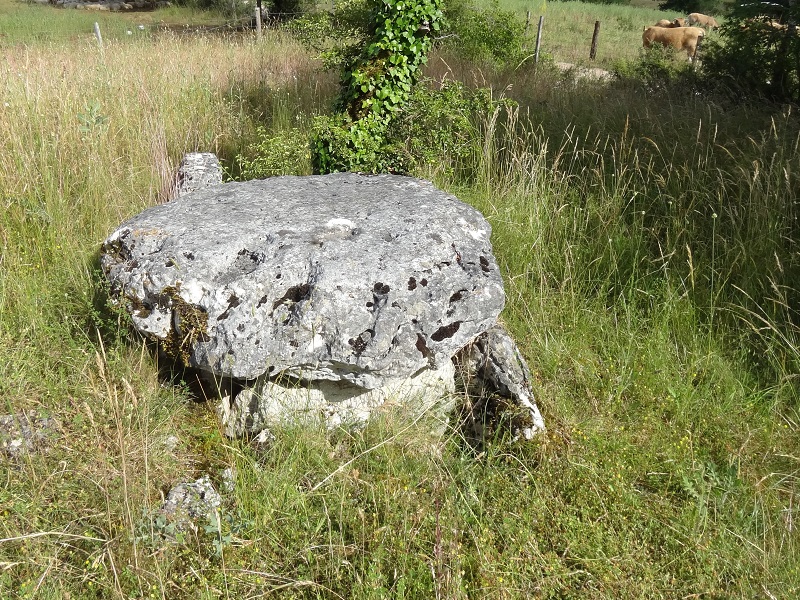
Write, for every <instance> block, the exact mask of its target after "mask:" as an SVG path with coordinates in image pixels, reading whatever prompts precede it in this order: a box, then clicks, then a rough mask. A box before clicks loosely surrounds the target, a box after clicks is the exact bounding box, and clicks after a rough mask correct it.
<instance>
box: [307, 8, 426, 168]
mask: <svg viewBox="0 0 800 600" xmlns="http://www.w3.org/2000/svg"><path fill="white" fill-rule="evenodd" d="M369 6H370V8H371V10H372V25H371V27H370V30H369V32H370V33H369V35H368V36H367V39H366V42H365V44H364V46H363V48H361V49H360V53H359V55H358V56H357V57H356V58H355V59H354V60H353V61H352V62H350V63H349V64H347V65H346V67H345V69H344V72H343V76H342V92H341V94H340V96H339V99H338V100H337V110H338V111H339V112H338V113H337V114H335V115H334V116H333V117H324V116H323V117H318V118H317V120H316V122H315V124H314V136H313V138H314V139H313V142H312V144H313V147H312V160H313V164H314V170H315V172H318V173H331V172H337V171H364V172H367V173H374V172H381V171H394V172H402V168H401V167H400V166H399V165H397V164H395V163H394V162H393V160H392V158H391V154H392V152H391V151H390V150H388V149H387V148H386V147H385V134H386V130H387V128H388V126H389V125H390V123H391V122H392V120H393V119H394V118H395V117H396V116H397V114H398V113H399V112H400V110H401V109H402V107H403V106H404V105H405V103H406V102H407V101H408V98H409V97H410V95H411V92H412V88H413V87H414V84H415V83H416V82H417V80H418V79H419V76H420V69H421V67H422V65H424V64H425V62H426V61H427V53H428V50H430V48H431V45H432V39H431V36H432V35H434V34H435V33H436V32H437V31H439V29H440V21H441V17H442V11H441V8H440V0H423V1H419V2H405V1H403V0H383V2H377V1H376V2H372V3H370V4H369Z"/></svg>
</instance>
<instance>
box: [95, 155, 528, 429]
mask: <svg viewBox="0 0 800 600" xmlns="http://www.w3.org/2000/svg"><path fill="white" fill-rule="evenodd" d="M194 168H196V169H199V171H198V173H199V175H197V176H195V177H193V176H192V174H191V172H189V171H191V170H192V169H194ZM180 174H181V175H180V178H181V181H179V182H178V185H176V198H175V199H174V200H171V201H169V202H166V203H165V204H161V205H158V206H153V207H151V208H148V209H146V210H145V211H144V212H142V213H141V214H139V215H137V216H135V217H133V218H132V219H130V220H129V221H127V222H125V223H123V224H122V225H120V227H119V228H118V229H117V230H116V231H115V232H114V233H112V234H111V235H110V236H109V237H108V239H107V240H106V241H105V242H104V243H103V245H102V249H101V265H102V269H103V272H104V273H105V276H106V277H107V279H108V281H109V283H110V290H111V295H112V297H113V299H114V300H115V301H116V302H118V303H119V304H120V305H121V306H123V307H124V308H125V309H126V310H127V311H128V312H129V313H130V317H131V320H132V323H133V326H134V327H135V328H136V329H137V330H138V331H139V332H141V333H142V334H143V335H144V336H146V337H147V338H150V339H152V340H156V341H157V342H158V344H159V346H160V348H161V349H162V350H163V352H165V353H166V354H168V355H170V356H171V357H174V358H175V359H177V360H178V361H180V362H181V363H183V365H185V366H186V367H189V368H192V369H197V370H199V371H200V372H201V373H203V374H204V375H205V376H206V377H207V379H208V380H209V381H212V382H213V383H214V385H215V386H216V391H217V392H218V393H217V396H218V398H219V400H218V402H219V406H218V413H219V415H220V419H221V423H222V426H223V429H224V431H225V433H226V434H227V435H228V436H231V437H239V436H255V435H257V434H259V433H262V432H267V433H268V434H271V431H272V430H274V429H275V428H276V427H279V426H281V425H282V424H286V423H310V422H324V423H325V424H326V425H327V426H328V427H336V426H339V425H346V424H360V423H364V422H365V421H366V420H367V419H368V418H369V417H370V415H371V414H372V413H373V412H375V411H376V410H381V409H382V408H385V407H389V406H391V407H403V409H404V410H408V411H411V414H414V415H415V414H419V415H421V414H423V413H424V412H427V411H437V414H441V415H443V416H446V417H447V418H450V419H452V417H453V416H456V417H458V419H457V420H459V422H460V423H461V424H462V425H463V426H466V427H468V428H470V431H471V433H470V436H473V437H479V436H480V435H481V434H482V432H483V433H485V431H486V429H487V428H488V429H490V430H494V429H495V428H496V427H497V426H498V425H499V423H500V421H501V420H502V421H503V422H504V423H505V425H504V426H507V427H508V428H510V430H511V433H512V435H513V436H515V437H516V438H525V439H530V438H532V437H533V436H534V435H535V433H536V432H538V431H540V430H542V429H544V423H543V421H542V417H541V415H540V413H539V410H538V409H537V407H536V404H535V403H534V399H533V395H532V393H531V388H530V373H529V371H528V368H527V366H526V365H525V361H524V360H523V358H522V356H521V354H520V352H519V350H518V348H517V346H516V344H515V343H514V342H513V340H512V339H511V337H510V336H509V335H508V333H507V332H506V331H505V330H504V329H503V327H502V325H501V324H500V323H499V321H498V317H499V315H500V312H501V311H502V309H503V306H504V303H505V294H504V291H503V282H502V279H501V276H500V271H499V269H498V266H497V262H496V260H495V257H494V255H493V253H492V246H491V243H490V235H491V227H490V225H489V223H488V222H487V221H486V220H485V219H484V218H483V216H482V215H481V214H480V213H479V212H478V211H477V210H475V209H474V208H472V207H470V206H468V205H467V204H464V203H463V202H461V201H460V200H458V199H457V198H455V197H454V196H452V195H450V194H447V193H445V192H443V191H441V190H439V189H437V188H436V187H434V185H433V184H432V183H430V182H427V181H422V180H419V179H414V178H410V177H402V176H396V175H362V174H354V173H339V174H332V175H323V176H307V177H298V176H287V177H273V178H269V179H265V180H254V181H246V182H231V183H221V175H219V167H218V162H216V157H214V156H213V155H208V154H204V155H187V157H186V159H185V160H184V164H183V165H182V167H181V171H180ZM187 181H191V182H192V183H193V184H192V185H186V182H187ZM197 182H200V185H197ZM448 415H449V416H448Z"/></svg>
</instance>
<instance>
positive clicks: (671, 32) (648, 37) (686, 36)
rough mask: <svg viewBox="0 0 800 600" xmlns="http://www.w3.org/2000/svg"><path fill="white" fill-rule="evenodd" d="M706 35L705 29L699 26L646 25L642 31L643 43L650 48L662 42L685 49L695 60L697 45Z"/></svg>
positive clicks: (690, 58)
mask: <svg viewBox="0 0 800 600" xmlns="http://www.w3.org/2000/svg"><path fill="white" fill-rule="evenodd" d="M703 36H705V31H703V30H702V29H700V28H699V27H673V28H672V29H667V28H666V27H645V29H644V32H643V33H642V45H643V46H644V47H645V48H649V47H650V46H652V45H653V44H661V45H662V46H666V47H669V48H675V49H676V50H683V51H685V52H686V54H688V55H689V61H690V62H691V61H693V60H694V58H695V54H697V46H698V45H699V44H700V41H701V40H702V39H703Z"/></svg>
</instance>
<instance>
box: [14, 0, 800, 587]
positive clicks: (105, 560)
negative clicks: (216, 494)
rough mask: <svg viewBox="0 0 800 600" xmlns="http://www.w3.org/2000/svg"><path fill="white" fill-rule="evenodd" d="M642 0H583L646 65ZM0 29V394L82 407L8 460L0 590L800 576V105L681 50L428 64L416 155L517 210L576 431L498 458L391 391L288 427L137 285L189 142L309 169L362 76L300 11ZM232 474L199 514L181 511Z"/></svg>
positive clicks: (516, 238) (519, 269)
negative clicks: (680, 65)
mask: <svg viewBox="0 0 800 600" xmlns="http://www.w3.org/2000/svg"><path fill="white" fill-rule="evenodd" d="M560 5H568V6H567V7H565V6H560ZM510 6H511V5H510V2H509V3H505V4H504V5H503V7H504V8H509V7H510ZM31 8H33V7H31ZM40 8H41V9H42V10H49V9H48V8H46V7H44V8H42V7H40ZM565 8H568V9H569V10H571V11H573V12H572V13H570V15H572V17H574V16H575V14H578V13H576V12H575V11H577V10H578V8H580V7H579V6H578V4H577V3H551V4H548V5H547V11H548V13H547V15H548V17H547V18H548V19H551V17H554V16H555V15H554V14H553V13H555V12H556V10H560V9H565ZM620 8H621V7H617V6H609V7H601V6H597V5H586V9H585V10H587V11H595V10H604V11H605V10H607V11H609V12H604V13H602V18H603V22H604V23H605V22H607V21H612V20H614V19H617V18H618V17H619V18H623V17H624V18H625V19H628V20H629V21H630V23H631V25H630V28H629V29H624V28H621V29H622V33H620V35H622V34H625V35H630V36H631V37H630V39H628V41H627V42H625V44H627V45H624V46H620V49H619V51H618V54H619V55H620V56H619V57H618V58H625V57H628V58H633V57H634V56H636V55H637V54H638V52H639V49H640V46H641V39H640V36H641V26H640V23H641V24H642V25H643V24H647V23H649V22H651V21H652V22H654V21H655V19H652V18H651V17H652V14H653V12H655V11H653V12H651V11H642V12H641V13H636V12H635V11H633V9H630V8H629V7H625V8H627V9H628V11H629V12H627V13H621V12H611V11H619V10H620ZM57 14H61V13H57ZM63 14H65V15H66V11H63ZM564 14H566V13H564ZM581 14H582V15H583V16H582V17H581V18H580V19H575V18H572V21H571V22H577V23H579V24H585V23H592V22H593V20H594V19H595V18H596V15H597V13H594V12H585V13H581ZM65 18H68V17H65ZM625 19H623V20H625ZM567 20H568V19H566V17H565V19H564V23H567ZM556 22H558V21H557V19H556V18H552V20H551V21H549V23H556ZM615 22H616V21H615ZM625 22H627V21H625ZM552 26H553V27H555V25H552ZM582 26H583V25H581V27H582ZM637 29H638V31H637ZM559 31H561V29H559ZM563 31H564V33H563V35H562V36H561V38H562V39H560V40H558V43H555V41H553V42H552V44H551V45H549V46H545V49H546V50H547V51H548V52H552V53H553V57H554V59H555V60H568V59H569V56H570V54H569V52H572V51H573V49H572V48H569V49H568V50H566V49H565V50H562V48H567V47H568V46H576V45H577V43H578V41H579V40H581V39H583V30H581V32H578V33H575V35H574V37H570V36H571V34H570V33H569V31H570V30H569V28H568V26H567V25H565V26H564V29H563ZM604 31H605V30H604ZM3 32H4V33H5V32H6V30H3ZM626 32H627V33H626ZM9 37H11V36H9ZM552 38H553V36H552V35H551V36H550V37H549V38H545V39H546V40H547V39H551V40H552ZM7 39H9V38H4V43H5V40H7ZM4 50H5V51H4V54H3V57H2V59H0V81H1V82H3V83H2V85H0V414H11V413H19V412H22V411H25V412H28V413H32V412H33V411H35V412H36V413H38V414H42V415H47V416H50V417H52V418H54V419H55V420H56V421H57V423H58V425H57V427H55V429H54V435H55V438H54V439H55V441H54V442H53V443H52V444H51V445H50V446H49V448H47V449H44V450H42V451H41V452H38V453H34V454H29V455H26V456H24V457H23V459H22V460H20V461H17V462H10V461H9V460H8V459H7V458H6V457H5V456H4V455H0V597H3V598H16V597H18V598H66V597H72V598H198V597H199V598H224V597H235V598H249V597H258V596H260V595H265V594H266V595H274V596H285V597H290V598H356V599H358V598H363V599H375V598H390V597H391V598H400V597H403V598H420V599H429V598H432V597H443V598H482V597H492V598H495V597H497V598H531V597H532V598H608V599H615V600H616V599H631V600H633V599H636V600H638V599H641V598H653V599H656V598H686V597H689V598H691V597H708V598H748V599H749V598H754V597H756V598H758V597H765V598H769V597H775V598H793V597H796V596H797V595H798V592H800V547H798V536H797V532H796V527H797V518H798V509H797V493H798V477H800V461H798V458H797V457H798V456H800V397H799V396H800V392H799V389H798V379H797V377H798V372H800V321H798V314H797V306H798V284H797V282H798V281H800V273H798V271H800V258H799V257H800V252H799V249H798V229H797V218H798V212H797V211H798V206H800V204H798V203H799V202H800V198H798V194H800V182H798V180H797V178H798V173H800V152H799V151H798V147H799V145H800V142H799V141H798V140H800V125H798V121H797V118H796V107H794V106H791V105H788V104H787V105H773V104H769V103H766V102H745V101H742V100H741V99H740V97H739V96H736V95H732V94H730V93H725V94H721V93H716V92H712V91H709V90H707V89H703V88H700V90H699V91H698V89H697V88H694V87H692V86H690V85H689V84H688V83H687V80H686V79H684V78H681V77H678V76H676V75H675V74H674V73H673V71H674V65H670V62H669V61H670V59H669V57H667V56H664V55H663V53H662V54H661V55H659V54H656V53H650V54H648V55H647V57H646V58H645V59H644V61H642V62H641V63H640V64H637V63H626V64H624V65H622V66H621V67H619V70H620V73H621V74H623V75H624V77H622V78H620V79H619V80H615V81H612V82H602V83H601V82H597V81H592V80H588V79H575V78H574V77H573V76H572V75H570V74H563V73H561V72H560V71H557V70H556V69H555V68H553V67H551V66H550V65H548V64H544V65H540V66H539V68H538V69H537V70H534V69H533V68H532V67H531V65H529V64H528V63H527V62H526V63H525V64H524V65H523V66H522V67H520V68H519V69H517V70H515V71H509V70H508V69H493V68H491V67H490V66H487V65H486V64H481V66H480V70H478V69H476V67H475V65H474V64H473V63H472V62H470V61H468V60H464V59H463V58H460V57H459V56H457V55H455V54H454V53H451V54H447V53H445V52H444V51H442V52H439V53H434V54H432V55H431V58H430V60H429V63H428V65H427V66H426V67H425V69H424V70H423V72H422V75H421V76H424V78H425V79H424V83H425V85H418V86H416V87H413V88H412V89H411V91H410V93H409V95H408V97H407V98H406V103H405V104H404V105H403V108H402V109H401V110H398V111H397V112H396V114H395V115H394V116H393V118H392V119H391V122H390V123H389V124H388V125H387V132H388V134H389V137H390V138H391V139H393V140H394V142H395V146H394V154H393V155H392V156H391V158H392V160H396V161H398V163H399V164H401V165H402V166H403V168H404V169H407V170H408V171H410V172H412V173H414V174H420V175H424V176H426V177H430V178H432V179H434V181H435V182H436V183H437V184H438V185H439V186H440V187H442V188H444V189H446V190H448V191H450V192H452V193H455V194H457V195H458V196H459V197H460V198H462V199H464V200H465V201H468V202H470V203H471V204H473V205H474V206H476V207H478V208H479V209H480V210H481V211H482V212H483V213H484V214H485V215H486V216H487V218H488V219H489V220H490V221H491V223H492V226H493V236H492V243H493V246H494V249H495V254H496V256H497V258H498V261H499V264H500V265H501V268H502V269H503V273H504V280H505V283H506V292H507V297H508V302H507V308H506V310H505V312H504V314H503V320H504V322H505V324H506V325H507V326H508V328H509V329H510V330H511V331H512V332H513V334H514V337H515V339H516V340H517V341H518V343H519V344H520V347H521V348H522V350H523V352H524V354H525V356H526V358H527V360H528V362H529V365H530V367H531V370H532V373H533V377H534V380H533V385H534V392H535V396H536V399H537V402H538V404H539V406H540V408H541V409H542V412H543V415H544V418H545V420H546V423H547V426H548V430H547V432H546V433H545V434H543V435H541V436H539V437H538V438H537V439H536V440H534V441H533V442H532V443H529V444H518V443H513V442H512V441H511V440H508V439H505V438H504V437H503V436H502V434H498V436H497V438H496V439H493V440H491V443H490V444H487V445H486V448H485V449H484V450H483V452H481V453H478V454H476V453H475V452H473V451H471V450H468V449H467V448H466V444H464V441H463V440H461V439H459V437H458V435H457V434H456V433H455V432H454V431H448V433H446V434H445V435H444V436H443V437H439V436H437V435H436V434H435V433H433V432H434V431H435V430H436V428H435V427H434V426H433V425H432V424H429V423H427V422H426V420H425V419H423V420H421V421H415V422H409V420H408V418H407V416H405V415H403V414H402V412H400V411H387V412H386V414H384V415H383V416H382V418H380V419H377V420H375V421H373V422H371V423H370V424H369V425H368V426H367V427H366V428H365V429H363V430H360V431H351V430H334V431H323V430H316V429H310V430H309V429H300V428H290V427H287V428H285V429H283V430H280V431H277V432H276V439H275V440H274V442H272V443H271V444H269V445H267V446H259V445H257V444H255V443H253V444H251V443H248V442H246V441H244V440H228V439H225V438H224V436H223V435H222V434H221V432H220V430H219V427H218V424H217V421H216V416H215V414H214V408H213V403H212V402H211V401H206V400H205V398H204V396H203V393H202V391H201V388H199V387H198V386H197V385H196V381H195V380H194V379H193V378H192V376H191V374H190V373H189V372H184V371H183V370H181V369H180V368H178V367H176V366H175V365H173V364H170V363H168V362H166V361H165V360H164V359H163V357H159V355H158V354H157V353H156V352H155V349H154V348H152V347H151V346H149V345H147V344H145V343H144V342H143V341H142V340H141V339H139V338H138V337H137V336H136V335H134V334H133V333H132V332H131V330H130V328H129V327H128V325H127V321H126V318H125V315H124V313H123V312H122V311H120V310H119V308H118V307H114V306H110V305H109V302H108V295H107V290H106V289H105V288H104V283H103V279H102V276H101V275H100V273H99V272H98V271H99V269H98V265H97V252H98V247H99V245H100V243H101V242H102V240H103V239H104V238H105V237H106V236H107V235H108V234H109V233H110V232H111V231H113V229H114V228H116V227H117V225H118V224H119V223H120V222H122V221H123V220H124V219H126V218H128V217H129V216H131V215H133V214H136V213H137V212H139V211H140V210H142V209H144V208H145V207H147V206H152V205H154V204H156V203H158V202H162V201H164V200H166V199H167V197H168V196H167V193H168V190H169V189H170V186H171V183H172V175H173V173H174V170H175V167H176V165H177V163H178V161H179V160H180V158H181V156H182V155H183V154H184V153H185V152H188V151H194V150H202V151H214V152H216V153H217V154H218V155H219V156H220V157H221V159H222V160H223V162H224V163H225V165H226V167H227V169H228V171H229V173H230V174H231V176H236V177H250V176H268V175H275V174H289V173H305V172H308V170H309V169H310V164H311V163H310V150H309V148H308V145H307V144H306V145H303V144H301V141H302V140H303V139H304V134H303V132H308V131H309V130H310V126H311V123H313V119H314V117H315V116H319V115H326V114H328V110H329V109H328V107H329V106H330V105H331V103H332V101H333V100H334V98H335V97H336V95H337V88H336V81H335V77H334V76H332V75H329V74H324V73H321V72H320V71H319V68H320V61H318V60H315V59H314V58H313V56H311V55H309V54H308V53H307V52H306V51H305V50H303V48H301V47H300V46H298V45H297V44H296V43H295V42H293V41H292V40H291V39H290V38H288V37H286V36H283V35H281V34H280V33H278V32H271V33H270V35H267V36H265V39H264V40H262V41H261V42H260V43H256V42H255V39H254V37H244V38H242V37H240V38H222V37H219V38H218V37H210V36H200V37H196V38H180V37H177V36H172V35H164V36H158V37H155V38H148V39H144V38H141V39H132V40H131V41H130V42H126V43H124V44H123V43H120V44H108V45H107V47H106V51H105V54H104V56H100V55H99V53H98V52H97V51H96V43H95V42H94V40H92V39H91V37H90V38H89V39H88V40H87V39H83V38H78V39H75V40H72V41H69V42H63V43H62V42H59V41H58V40H51V41H47V42H37V43H29V44H26V45H20V44H16V43H11V44H9V45H8V46H7V47H6V48H4ZM164 57H171V60H165V59H164ZM209 57H213V60H209ZM689 83H691V81H690V82H689ZM400 132H403V133H400ZM408 132H411V134H410V135H409V133H408ZM173 436H174V439H173ZM225 468H232V469H234V471H235V487H234V489H233V490H232V491H227V492H224V493H223V503H222V506H221V507H220V509H219V511H218V513H217V514H215V515H213V516H212V517H209V518H208V519H206V520H200V521H199V522H198V523H197V524H196V529H192V530H187V531H179V530H178V528H177V527H176V526H175V525H174V523H172V522H170V521H169V520H168V519H166V518H165V517H164V516H163V515H162V514H160V512H159V507H160V505H161V502H162V501H163V496H164V494H165V493H166V491H167V490H169V488H170V487H172V486H173V485H174V484H176V483H178V482H181V481H194V480H195V479H197V478H198V477H199V476H201V475H203V474H205V473H208V474H209V475H210V476H211V479H212V481H213V482H214V484H215V486H216V487H217V489H218V490H222V489H223V487H222V482H223V476H222V474H221V472H222V469H225Z"/></svg>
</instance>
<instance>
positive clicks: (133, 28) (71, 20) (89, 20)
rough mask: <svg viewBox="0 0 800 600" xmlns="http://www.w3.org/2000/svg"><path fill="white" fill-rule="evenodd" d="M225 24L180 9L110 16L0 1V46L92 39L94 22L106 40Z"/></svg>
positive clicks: (215, 16) (204, 14)
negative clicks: (169, 28) (176, 27)
mask: <svg viewBox="0 0 800 600" xmlns="http://www.w3.org/2000/svg"><path fill="white" fill-rule="evenodd" d="M225 22H226V20H225V19H224V18H223V17H222V16H221V15H218V14H215V13H210V12H207V11H197V10H193V9H189V8H183V7H179V6H172V7H169V8H161V9H158V10H150V11H120V12H115V13H111V12H105V11H101V12H98V11H87V10H74V9H73V10H67V9H62V8H58V7H56V6H49V5H41V4H31V3H28V2H24V1H23V0H0V47H3V46H8V45H11V44H19V43H26V44H31V43H37V42H45V41H51V42H56V41H78V40H86V39H92V38H93V37H94V24H95V23H98V24H99V25H100V33H101V35H102V36H103V39H104V40H106V39H124V38H126V37H131V38H140V37H143V36H147V35H150V32H151V31H152V29H153V28H154V27H157V26H170V25H193V26H197V25H208V26H211V25H221V24H224V23H225ZM138 25H143V26H144V27H145V28H146V29H145V31H144V32H142V31H140V30H139V28H138ZM128 32H130V34H129V33H128Z"/></svg>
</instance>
